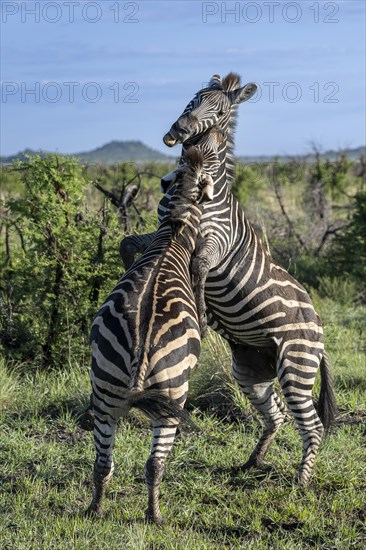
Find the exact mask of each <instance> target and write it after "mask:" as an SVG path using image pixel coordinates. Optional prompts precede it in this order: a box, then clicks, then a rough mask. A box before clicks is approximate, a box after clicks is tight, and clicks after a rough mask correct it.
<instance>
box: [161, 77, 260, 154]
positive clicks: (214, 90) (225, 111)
mask: <svg viewBox="0 0 366 550" xmlns="http://www.w3.org/2000/svg"><path fill="white" fill-rule="evenodd" d="M256 90H257V86H256V84H253V83H249V84H245V86H240V77H239V76H238V75H236V74H234V73H229V74H228V75H227V76H226V77H225V78H224V79H223V80H221V78H220V76H219V75H214V76H213V77H212V78H211V80H210V82H209V84H208V86H207V88H203V89H202V90H200V91H199V92H197V93H196V95H195V96H194V98H193V99H192V100H191V101H190V102H189V103H188V105H187V107H186V108H185V109H184V111H183V113H182V114H181V116H180V117H179V118H178V120H177V121H176V122H174V124H173V125H172V127H171V128H170V130H169V132H168V133H167V134H165V136H164V138H163V141H164V143H165V145H167V146H168V147H173V146H174V145H176V144H177V143H189V142H191V141H192V143H194V142H195V138H197V136H200V135H201V134H202V133H203V132H205V131H206V130H208V129H210V128H212V127H213V126H216V127H218V128H221V129H226V127H227V125H228V123H229V120H230V117H231V114H232V109H233V107H234V106H237V105H238V104H239V103H243V102H244V101H247V100H248V99H250V98H251V97H252V96H253V95H254V94H255V92H256Z"/></svg>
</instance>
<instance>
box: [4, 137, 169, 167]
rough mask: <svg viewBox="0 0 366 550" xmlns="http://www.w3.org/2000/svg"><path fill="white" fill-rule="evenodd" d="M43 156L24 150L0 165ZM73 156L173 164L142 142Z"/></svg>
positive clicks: (111, 161) (101, 160)
mask: <svg viewBox="0 0 366 550" xmlns="http://www.w3.org/2000/svg"><path fill="white" fill-rule="evenodd" d="M26 154H28V155H36V154H37V155H41V156H42V155H45V154H47V152H46V151H33V150H32V149H25V150H24V151H21V152H19V153H17V154H15V155H10V156H7V157H5V156H4V157H0V163H2V164H10V163H11V162H13V160H15V159H20V160H26V157H25V155H26ZM73 156H76V157H78V158H80V159H81V160H82V161H83V162H93V163H100V164H115V163H117V162H124V161H129V160H133V161H141V162H143V161H161V162H174V160H175V157H171V156H169V155H164V154H163V153H160V152H159V151H156V150H155V149H152V148H151V147H148V146H147V145H145V144H144V143H142V141H111V142H109V143H106V144H105V145H102V147H97V148H96V149H93V150H92V151H85V152H82V153H75V154H74V155H73Z"/></svg>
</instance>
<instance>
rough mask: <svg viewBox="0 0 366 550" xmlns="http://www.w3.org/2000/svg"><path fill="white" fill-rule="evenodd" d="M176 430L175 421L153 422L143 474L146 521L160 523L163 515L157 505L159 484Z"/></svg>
mask: <svg viewBox="0 0 366 550" xmlns="http://www.w3.org/2000/svg"><path fill="white" fill-rule="evenodd" d="M176 431H177V423H176V422H173V421H171V422H169V421H168V422H167V419H164V423H162V421H161V420H160V421H154V422H153V444H152V450H151V454H150V456H149V458H148V460H147V462H146V464H145V469H144V474H145V481H146V485H147V489H148V505H147V510H146V514H145V517H146V521H148V522H151V523H156V524H158V525H161V524H162V523H163V517H162V514H161V511H160V506H159V494H160V484H161V481H162V479H163V475H164V468H165V461H166V458H167V456H168V454H169V452H170V450H171V448H172V446H173V443H174V438H175V434H176Z"/></svg>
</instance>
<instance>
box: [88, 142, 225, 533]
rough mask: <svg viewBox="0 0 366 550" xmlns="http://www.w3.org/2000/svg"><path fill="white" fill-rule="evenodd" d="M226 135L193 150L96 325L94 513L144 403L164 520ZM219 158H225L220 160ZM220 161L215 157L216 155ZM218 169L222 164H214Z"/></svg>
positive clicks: (153, 505)
mask: <svg viewBox="0 0 366 550" xmlns="http://www.w3.org/2000/svg"><path fill="white" fill-rule="evenodd" d="M219 139H220V136H219V134H217V132H211V133H210V135H209V136H207V140H206V142H205V144H204V145H206V147H205V146H204V145H202V146H201V148H200V149H201V150H202V151H203V154H205V151H206V156H205V157H204V156H203V154H202V153H201V151H200V150H199V149H197V148H196V147H191V148H189V149H188V150H187V151H186V153H185V156H184V169H183V171H181V172H180V173H179V174H178V175H177V182H176V194H175V195H174V197H173V198H172V201H171V205H170V212H169V215H168V216H166V219H165V221H164V222H163V223H162V224H161V225H160V227H159V230H158V231H157V233H156V236H155V238H154V240H153V242H152V244H151V246H150V247H149V248H148V250H147V251H146V252H145V253H144V255H143V256H142V257H141V258H140V259H139V261H138V262H136V263H135V264H134V266H133V268H131V269H130V270H129V271H127V272H126V273H125V274H124V276H123V277H122V278H121V280H120V281H119V283H118V285H117V286H116V287H115V288H114V290H113V291H112V292H111V294H110V295H109V296H108V298H107V300H106V301H105V303H104V304H103V306H102V307H101V309H100V310H99V312H98V314H97V316H96V318H95V320H94V322H93V325H92V329H91V342H92V350H93V359H92V370H91V382H92V390H93V393H92V406H93V410H94V441H95V447H96V452H97V457H96V461H95V466H94V495H93V500H92V503H91V505H90V507H89V509H88V513H96V514H98V515H100V514H101V512H102V500H103V495H104V492H105V488H106V486H107V484H108V482H109V480H110V479H111V477H112V474H113V469H114V467H113V458H112V449H113V441H114V433H115V429H116V423H117V420H118V419H119V418H120V417H121V416H124V415H125V414H126V413H127V412H128V410H129V409H130V408H131V407H138V408H140V409H141V410H142V411H143V412H145V413H146V414H147V415H148V416H149V417H150V419H151V421H152V427H153V443H152V450H151V454H150V457H149V459H148V461H147V462H146V465H145V480H146V483H147V486H148V507H147V512H146V517H147V519H148V520H150V521H154V522H156V523H160V522H161V520H162V518H161V513H160V509H159V486H160V483H161V480H162V477H163V472H164V464H165V460H166V457H167V455H168V453H169V451H170V449H171V447H172V445H173V442H174V437H175V433H176V430H177V426H178V423H179V420H180V419H181V418H185V415H184V412H183V410H182V408H183V406H184V403H185V401H186V397H187V391H188V376H189V372H190V370H191V368H193V367H194V365H195V364H196V362H197V358H198V356H199V353H200V332H199V325H198V318H197V312H196V304H195V299H194V295H193V291H192V287H191V276H190V271H189V267H190V260H191V255H192V252H193V250H194V248H195V243H196V237H197V232H198V227H199V222H200V218H201V212H202V207H201V206H199V203H201V202H203V201H206V200H211V198H212V196H213V186H212V183H213V180H212V177H211V175H210V174H208V173H206V172H205V170H204V167H205V166H207V159H212V151H211V150H208V146H207V144H208V145H209V146H210V147H212V146H215V148H216V155H217V145H218V140H219ZM216 160H217V157H216ZM214 161H215V159H214ZM213 164H214V166H215V162H214V163H213Z"/></svg>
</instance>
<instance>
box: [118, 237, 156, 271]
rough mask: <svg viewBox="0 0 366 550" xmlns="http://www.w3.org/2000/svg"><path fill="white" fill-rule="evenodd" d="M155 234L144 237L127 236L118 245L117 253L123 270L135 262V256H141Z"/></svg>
mask: <svg viewBox="0 0 366 550" xmlns="http://www.w3.org/2000/svg"><path fill="white" fill-rule="evenodd" d="M155 235H156V233H155V232H153V233H146V234H145V235H127V236H126V237H124V239H122V241H121V244H120V245H119V253H120V256H121V259H122V262H123V265H124V267H125V269H126V270H127V269H129V268H130V267H131V266H132V264H133V263H134V262H135V257H136V254H142V253H143V252H145V250H146V249H147V248H148V247H149V246H150V244H151V243H152V241H153V239H154V237H155Z"/></svg>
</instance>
